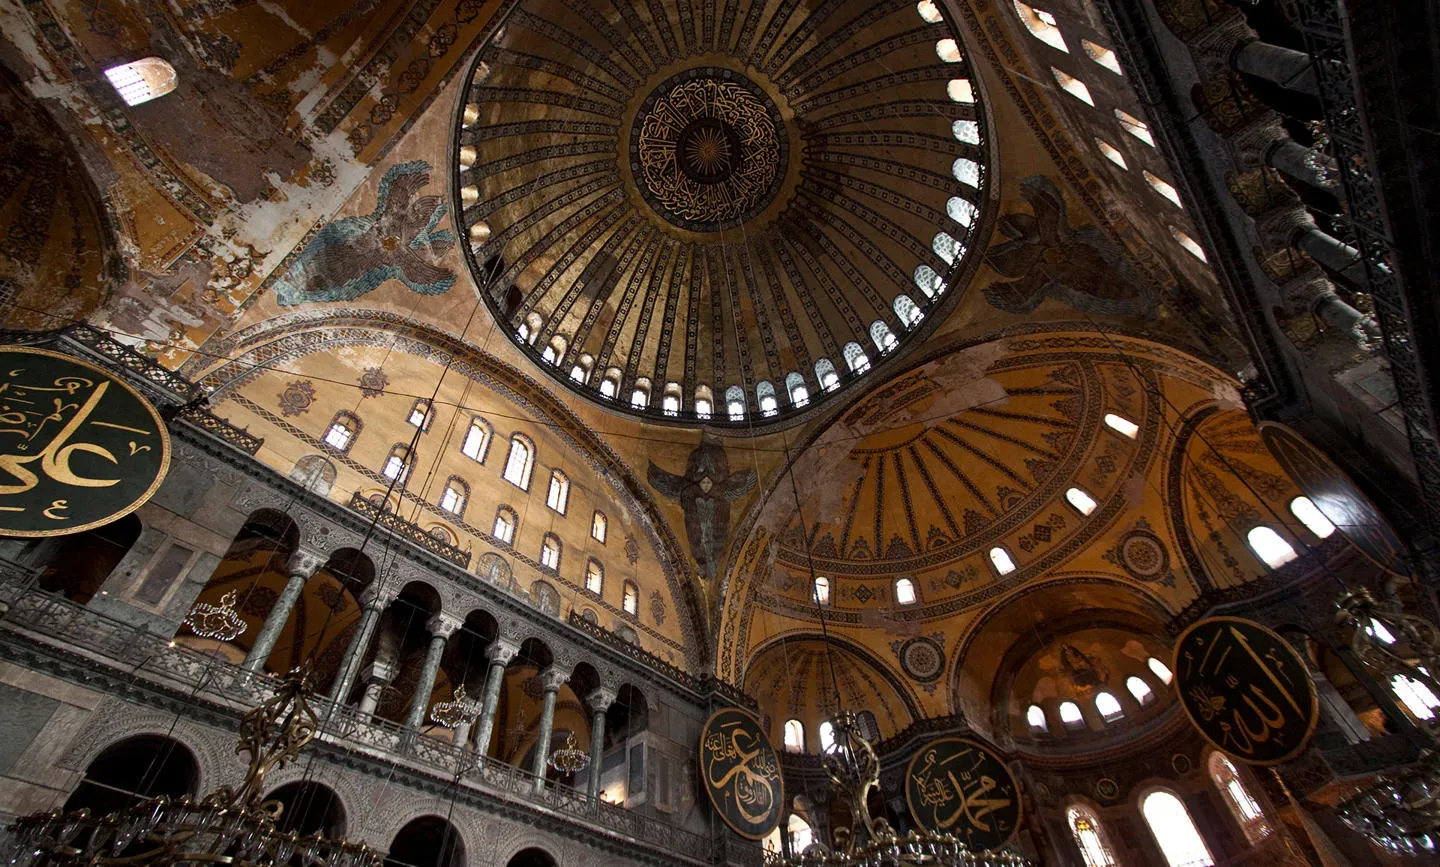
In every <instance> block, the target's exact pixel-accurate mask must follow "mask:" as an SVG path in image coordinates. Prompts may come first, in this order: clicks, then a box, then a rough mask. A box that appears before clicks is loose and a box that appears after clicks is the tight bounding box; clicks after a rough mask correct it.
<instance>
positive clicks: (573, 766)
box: [550, 732, 590, 774]
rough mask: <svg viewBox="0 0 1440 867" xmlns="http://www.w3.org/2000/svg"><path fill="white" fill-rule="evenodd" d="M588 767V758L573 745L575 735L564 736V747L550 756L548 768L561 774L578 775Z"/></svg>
mask: <svg viewBox="0 0 1440 867" xmlns="http://www.w3.org/2000/svg"><path fill="white" fill-rule="evenodd" d="M589 766H590V756H589V755H588V754H587V753H586V752H585V751H584V750H582V749H580V748H579V747H578V746H576V745H575V733H574V732H570V734H568V735H566V736H565V746H563V747H561V748H560V749H558V750H556V751H555V752H554V753H552V754H551V756H550V767H552V768H554V769H555V770H557V771H559V772H560V773H562V774H578V773H580V772H581V771H583V770H585V769H586V768H588V767H589Z"/></svg>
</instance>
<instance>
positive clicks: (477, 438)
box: [460, 416, 495, 464]
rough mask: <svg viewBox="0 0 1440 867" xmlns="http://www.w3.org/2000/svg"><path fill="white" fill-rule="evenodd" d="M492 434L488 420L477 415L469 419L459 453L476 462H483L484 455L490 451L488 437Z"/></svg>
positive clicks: (493, 432)
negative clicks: (468, 425) (468, 426)
mask: <svg viewBox="0 0 1440 867" xmlns="http://www.w3.org/2000/svg"><path fill="white" fill-rule="evenodd" d="M494 434H495V431H494V430H493V429H492V428H491V427H490V422H488V421H486V420H485V419H483V418H480V417H479V416H476V417H475V418H472V419H470V428H469V430H467V431H465V441H464V442H462V443H461V444H460V454H462V455H464V456H465V457H467V458H471V459H473V460H475V461H476V462H477V463H482V464H483V463H485V455H486V454H487V453H488V452H489V451H490V438H491V437H492V436H494Z"/></svg>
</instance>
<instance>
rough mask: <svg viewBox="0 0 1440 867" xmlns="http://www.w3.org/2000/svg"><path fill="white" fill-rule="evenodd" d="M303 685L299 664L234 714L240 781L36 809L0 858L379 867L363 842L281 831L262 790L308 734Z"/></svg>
mask: <svg viewBox="0 0 1440 867" xmlns="http://www.w3.org/2000/svg"><path fill="white" fill-rule="evenodd" d="M309 694H310V689H309V682H308V671H306V670H302V669H296V670H294V671H291V672H290V674H289V675H288V676H286V678H285V679H284V680H282V681H280V682H279V683H278V686H277V688H276V690H275V694H274V696H273V697H271V698H270V699H269V700H268V701H266V702H265V703H263V704H261V705H260V706H259V707H256V708H254V709H253V710H251V711H249V712H248V713H246V714H245V716H244V717H243V718H242V719H241V721H240V737H239V743H238V744H237V745H236V748H235V752H237V753H240V752H246V753H249V754H250V760H249V769H248V770H247V772H246V774H245V780H244V782H243V783H242V784H241V785H240V787H239V788H238V789H231V788H230V787H229V786H222V787H220V788H219V789H217V790H216V791H215V792H213V793H211V794H210V795H207V796H206V797H205V798H203V799H201V800H199V801H195V800H191V799H190V798H189V797H183V798H170V797H167V796H161V797H158V798H150V799H148V800H145V801H141V802H140V803H138V804H136V805H135V806H133V807H130V808H128V809H125V810H121V811H118V812H115V813H111V814H108V815H101V816H96V815H91V814H90V811H89V810H86V809H81V810H73V811H69V812H63V811H61V810H52V811H50V812H48V813H36V814H34V815H31V816H26V817H24V818H21V819H17V820H16V821H15V823H14V824H12V825H11V826H10V828H9V832H10V846H9V849H10V851H9V852H8V853H4V854H0V858H3V859H5V860H6V861H8V864H9V865H11V867H42V865H64V867H79V865H84V867H164V865H172V864H195V865H204V864H215V865H220V864H223V865H228V867H271V865H295V864H298V865H299V867H380V864H381V859H380V856H379V854H377V853H376V852H375V851H373V850H372V849H370V848H369V847H368V846H365V845H364V844H361V843H351V842H349V841H347V840H335V839H331V838H328V837H325V836H323V835H321V834H320V832H318V831H317V832H315V833H314V834H311V835H309V836H305V837H302V836H300V835H299V834H297V833H295V832H293V831H284V830H281V829H280V828H279V827H278V826H277V824H276V823H277V821H278V820H279V819H280V817H281V815H282V814H283V812H284V809H285V806H284V804H282V803H281V802H280V801H278V800H273V799H272V800H268V801H265V800H262V799H261V792H262V790H263V788H264V784H265V776H266V774H268V773H269V772H270V771H273V770H276V769H277V768H281V767H284V766H285V765H286V764H287V763H289V762H290V761H292V760H293V759H295V758H296V756H298V755H299V753H300V750H301V748H303V747H304V746H305V745H306V744H307V743H309V742H310V740H311V738H313V737H314V736H315V731H316V727H317V725H318V719H317V717H316V715H315V711H314V710H313V709H312V708H311V707H310V702H309Z"/></svg>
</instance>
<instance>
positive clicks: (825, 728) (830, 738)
mask: <svg viewBox="0 0 1440 867" xmlns="http://www.w3.org/2000/svg"><path fill="white" fill-rule="evenodd" d="M833 749H835V724H834V723H832V722H830V720H828V719H827V720H825V721H824V722H822V723H820V752H822V753H828V752H830V751H831V750H833Z"/></svg>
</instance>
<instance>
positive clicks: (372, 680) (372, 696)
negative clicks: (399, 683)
mask: <svg viewBox="0 0 1440 867" xmlns="http://www.w3.org/2000/svg"><path fill="white" fill-rule="evenodd" d="M395 674H396V672H395V666H394V665H393V664H392V663H390V662H373V663H371V664H370V667H369V668H367V669H365V672H364V680H365V693H364V694H363V695H362V696H360V712H361V713H363V714H372V713H374V712H375V708H376V707H377V706H379V704H380V699H381V697H382V696H383V695H384V693H385V687H387V686H389V685H390V682H391V681H393V680H394V679H395Z"/></svg>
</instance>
